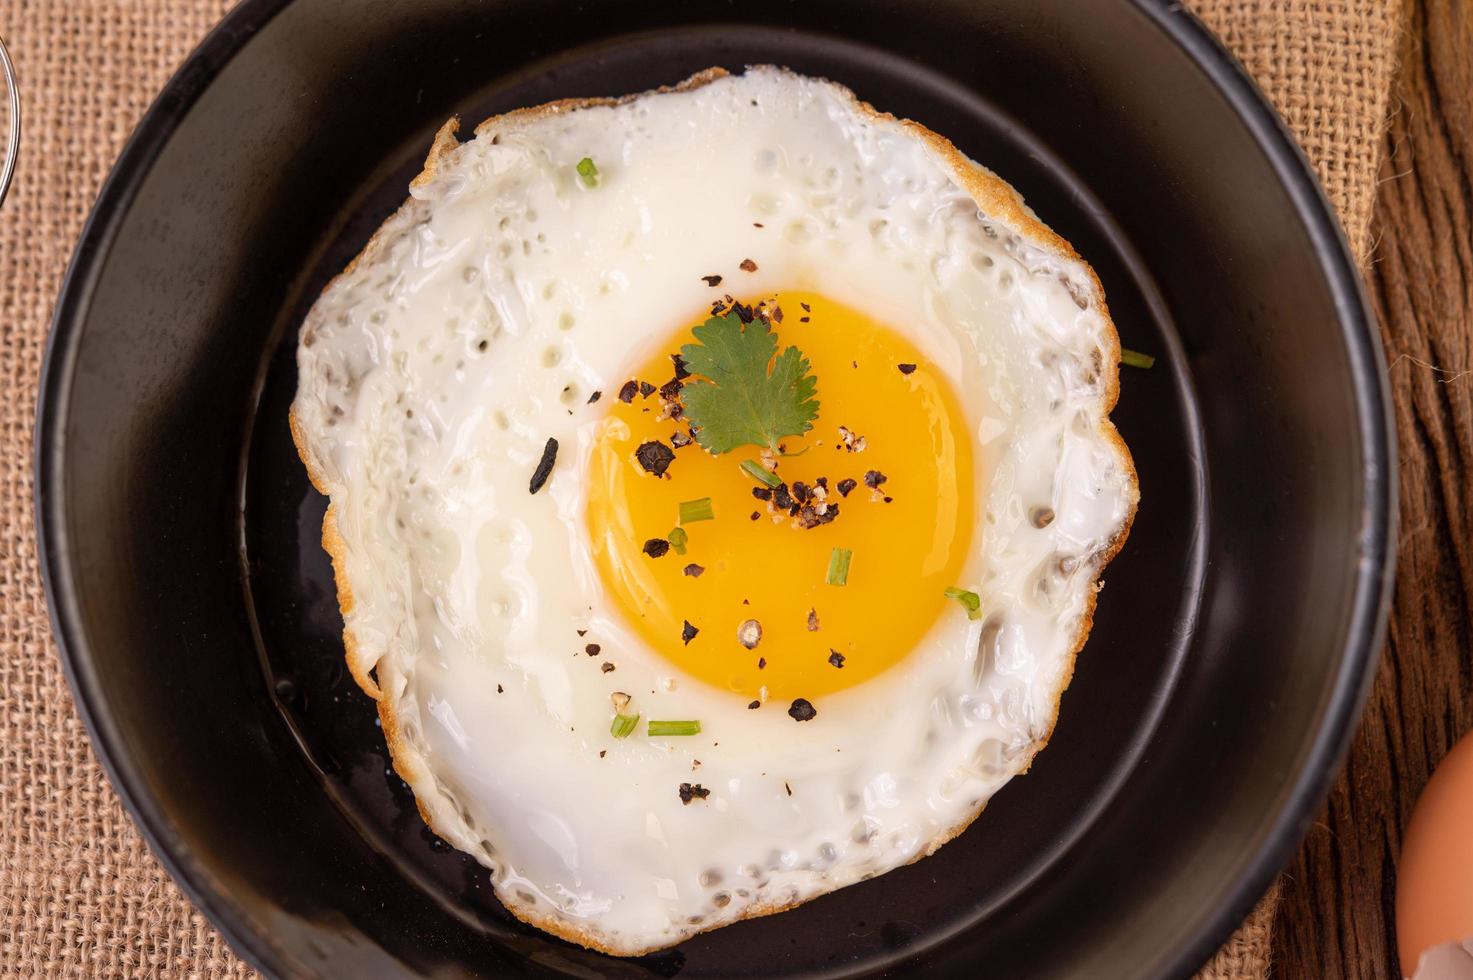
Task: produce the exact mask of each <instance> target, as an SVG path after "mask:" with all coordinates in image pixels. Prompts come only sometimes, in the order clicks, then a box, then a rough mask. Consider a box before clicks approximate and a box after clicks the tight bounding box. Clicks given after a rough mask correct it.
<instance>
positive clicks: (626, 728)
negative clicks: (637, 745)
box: [609, 715, 639, 738]
mask: <svg viewBox="0 0 1473 980" xmlns="http://www.w3.org/2000/svg"><path fill="white" fill-rule="evenodd" d="M638 724H639V715H615V716H614V721H613V724H611V725H609V734H610V735H612V736H614V737H615V738H628V737H629V736H630V735H632V734H634V726H635V725H638Z"/></svg>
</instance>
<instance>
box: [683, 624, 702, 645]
mask: <svg viewBox="0 0 1473 980" xmlns="http://www.w3.org/2000/svg"><path fill="white" fill-rule="evenodd" d="M684 622H685V625H684V626H682V627H681V628H680V638H681V640H683V641H684V642H685V645H686V646H690V641H691V640H694V639H695V638H696V634H697V633H699V632H700V630H698V629H696V628H695V627H694V626H692V625H691V624H690V620H688V619H687V620H685V621H684Z"/></svg>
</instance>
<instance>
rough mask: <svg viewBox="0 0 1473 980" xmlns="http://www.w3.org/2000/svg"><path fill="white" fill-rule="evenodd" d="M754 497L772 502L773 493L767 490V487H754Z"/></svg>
mask: <svg viewBox="0 0 1473 980" xmlns="http://www.w3.org/2000/svg"><path fill="white" fill-rule="evenodd" d="M752 496H754V497H756V498H757V499H758V500H771V499H772V491H771V490H769V489H767V488H766V487H753V488H752Z"/></svg>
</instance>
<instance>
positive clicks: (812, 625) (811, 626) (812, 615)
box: [808, 609, 818, 633]
mask: <svg viewBox="0 0 1473 980" xmlns="http://www.w3.org/2000/svg"><path fill="white" fill-rule="evenodd" d="M808 632H810V633H817V632H818V610H816V609H810V610H808Z"/></svg>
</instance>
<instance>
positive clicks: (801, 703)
mask: <svg viewBox="0 0 1473 980" xmlns="http://www.w3.org/2000/svg"><path fill="white" fill-rule="evenodd" d="M788 717H790V718H792V719H793V720H794V721H812V720H813V719H814V718H816V717H818V709H817V708H815V707H814V706H813V703H812V702H811V701H809V700H808V699H807V698H794V699H793V704H792V706H791V707H789V708H788Z"/></svg>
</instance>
